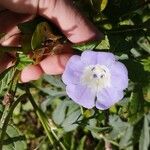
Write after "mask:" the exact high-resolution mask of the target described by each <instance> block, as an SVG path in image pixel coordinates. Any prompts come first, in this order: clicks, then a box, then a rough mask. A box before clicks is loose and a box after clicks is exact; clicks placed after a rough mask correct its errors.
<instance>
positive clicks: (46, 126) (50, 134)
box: [26, 89, 67, 150]
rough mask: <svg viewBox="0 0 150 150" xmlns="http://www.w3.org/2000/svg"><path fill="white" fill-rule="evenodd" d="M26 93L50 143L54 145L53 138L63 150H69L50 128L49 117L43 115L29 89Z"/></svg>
mask: <svg viewBox="0 0 150 150" xmlns="http://www.w3.org/2000/svg"><path fill="white" fill-rule="evenodd" d="M26 93H27V95H28V98H29V100H30V102H31V104H32V106H33V108H34V109H35V111H36V113H37V116H38V117H39V119H40V121H41V123H42V125H43V128H44V130H45V132H46V134H47V136H48V139H49V141H50V143H51V144H52V145H54V141H53V137H54V138H55V139H56V140H57V141H58V142H59V144H60V147H61V148H62V149H63V150H67V149H66V148H65V146H64V145H63V143H62V142H60V141H59V138H58V136H57V135H56V134H55V132H54V130H53V129H52V128H51V127H50V125H49V122H48V118H47V116H46V115H45V114H44V113H43V111H42V110H41V109H40V108H39V107H38V106H37V104H36V103H35V101H34V99H33V97H32V95H31V93H30V91H29V89H26ZM50 131H51V132H50Z"/></svg>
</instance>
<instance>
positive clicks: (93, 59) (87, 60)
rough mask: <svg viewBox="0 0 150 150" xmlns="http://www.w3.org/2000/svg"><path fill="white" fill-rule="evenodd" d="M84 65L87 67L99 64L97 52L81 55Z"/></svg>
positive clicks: (86, 52)
mask: <svg viewBox="0 0 150 150" xmlns="http://www.w3.org/2000/svg"><path fill="white" fill-rule="evenodd" d="M81 61H82V63H84V64H86V65H96V64H97V52H93V51H90V50H86V51H84V52H83V53H82V55H81Z"/></svg>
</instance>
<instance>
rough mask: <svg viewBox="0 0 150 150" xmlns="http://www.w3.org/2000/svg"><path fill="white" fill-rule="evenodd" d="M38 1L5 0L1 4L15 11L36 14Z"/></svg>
mask: <svg viewBox="0 0 150 150" xmlns="http://www.w3.org/2000/svg"><path fill="white" fill-rule="evenodd" d="M42 1H43V0H42ZM38 2H39V0H3V1H0V5H1V6H3V7H5V8H7V9H9V10H12V11H14V12H19V13H27V14H36V12H37V9H38Z"/></svg>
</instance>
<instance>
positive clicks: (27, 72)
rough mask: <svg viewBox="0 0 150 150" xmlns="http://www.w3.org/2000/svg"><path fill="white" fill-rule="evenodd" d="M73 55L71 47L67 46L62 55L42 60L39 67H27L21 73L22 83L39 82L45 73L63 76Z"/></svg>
mask: <svg viewBox="0 0 150 150" xmlns="http://www.w3.org/2000/svg"><path fill="white" fill-rule="evenodd" d="M72 55H73V51H72V49H71V48H70V45H65V46H64V47H63V49H62V54H59V55H50V56H48V57H46V58H45V59H44V60H42V61H41V62H40V64H39V65H35V66H34V65H31V66H27V67H26V68H25V69H24V70H23V71H22V72H21V81H22V82H29V81H32V80H37V79H38V78H40V77H41V76H42V74H43V73H46V74H49V75H57V74H62V73H63V71H64V68H65V65H66V63H67V61H68V60H69V58H70V57H71V56H72Z"/></svg>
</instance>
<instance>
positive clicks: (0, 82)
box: [0, 67, 16, 96]
mask: <svg viewBox="0 0 150 150" xmlns="http://www.w3.org/2000/svg"><path fill="white" fill-rule="evenodd" d="M15 71H16V69H15V68H14V67H11V68H8V69H6V70H5V71H4V72H3V73H1V74H0V96H3V94H4V93H3V92H4V90H7V88H8V87H9V84H10V82H11V81H12V79H13V76H14V74H15Z"/></svg>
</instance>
